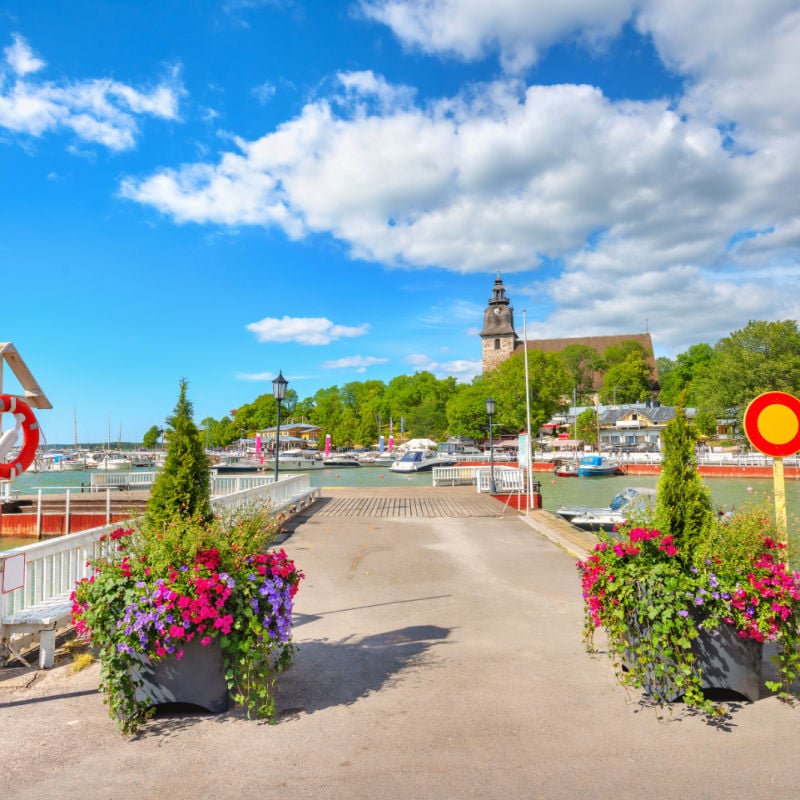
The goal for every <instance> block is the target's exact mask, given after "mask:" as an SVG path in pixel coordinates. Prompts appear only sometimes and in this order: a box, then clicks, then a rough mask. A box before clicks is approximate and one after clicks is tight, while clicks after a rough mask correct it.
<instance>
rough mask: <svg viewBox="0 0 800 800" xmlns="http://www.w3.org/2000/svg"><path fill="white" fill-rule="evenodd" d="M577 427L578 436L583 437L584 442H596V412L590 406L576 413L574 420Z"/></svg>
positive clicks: (591, 443)
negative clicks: (576, 416)
mask: <svg viewBox="0 0 800 800" xmlns="http://www.w3.org/2000/svg"><path fill="white" fill-rule="evenodd" d="M575 425H576V427H577V429H578V438H579V439H583V441H584V442H586V444H590V445H593V444H597V412H596V411H595V410H594V409H592V408H587V409H586V410H585V411H581V413H580V414H578V418H577V420H576V421H575Z"/></svg>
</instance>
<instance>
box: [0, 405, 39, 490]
mask: <svg viewBox="0 0 800 800" xmlns="http://www.w3.org/2000/svg"><path fill="white" fill-rule="evenodd" d="M5 412H9V413H11V414H13V415H14V416H15V417H16V418H17V425H16V428H15V429H11V430H9V431H6V433H5V434H3V437H2V438H3V439H5V437H6V436H8V435H9V434H10V435H12V436H13V438H14V440H16V438H17V433H16V431H17V430H18V429H19V428H20V427H21V428H22V434H23V442H22V447H21V448H20V451H19V454H18V455H17V457H16V459H15V460H14V461H8V462H6V461H3V462H2V463H0V478H6V479H7V480H14V478H16V477H17V476H18V475H22V473H23V472H25V470H26V469H28V467H29V466H30V465H31V464H32V463H33V459H34V457H35V456H36V448H37V447H39V422H38V421H37V419H36V417H35V416H34V415H33V411H31V409H30V406H29V405H28V404H27V403H24V402H23V401H22V400H20V399H19V398H18V397H14V396H12V395H10V394H0V414H2V413H5Z"/></svg>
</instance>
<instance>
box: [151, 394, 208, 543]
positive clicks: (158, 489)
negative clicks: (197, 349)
mask: <svg viewBox="0 0 800 800" xmlns="http://www.w3.org/2000/svg"><path fill="white" fill-rule="evenodd" d="M187 386H188V383H187V381H186V380H185V379H182V380H181V382H180V395H179V397H178V402H177V404H176V405H175V410H174V412H173V414H172V416H170V417H169V418H168V419H167V425H168V427H169V434H168V441H167V455H166V460H165V463H164V469H163V470H162V471H161V472H160V473H159V474H158V476H157V477H156V481H155V483H154V484H153V488H152V490H151V492H150V499H149V501H148V503H147V521H148V524H149V525H151V526H152V527H154V528H156V529H162V528H164V527H165V526H166V525H168V524H169V523H170V522H172V521H174V520H175V519H194V518H198V517H199V518H200V519H206V520H208V519H210V518H211V500H210V493H211V486H210V471H209V463H208V457H207V456H206V454H205V451H204V449H203V443H202V441H201V439H200V435H199V431H198V429H197V426H196V425H195V424H194V421H193V420H192V404H191V403H190V402H189V400H188V399H187V397H186V387H187Z"/></svg>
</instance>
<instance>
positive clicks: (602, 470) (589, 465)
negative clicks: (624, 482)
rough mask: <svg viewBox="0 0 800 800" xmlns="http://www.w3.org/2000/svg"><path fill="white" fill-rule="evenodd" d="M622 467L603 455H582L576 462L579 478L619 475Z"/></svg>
mask: <svg viewBox="0 0 800 800" xmlns="http://www.w3.org/2000/svg"><path fill="white" fill-rule="evenodd" d="M621 474H622V469H620V466H619V464H618V463H617V462H616V461H611V460H610V459H608V458H606V457H605V456H600V455H590V456H584V457H583V458H582V459H581V460H580V461H579V462H578V477H579V478H602V477H605V476H608V475H621Z"/></svg>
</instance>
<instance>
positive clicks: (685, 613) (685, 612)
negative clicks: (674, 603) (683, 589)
mask: <svg viewBox="0 0 800 800" xmlns="http://www.w3.org/2000/svg"><path fill="white" fill-rule="evenodd" d="M678 616H679V617H683V618H684V619H686V617H688V616H689V612H688V611H687V610H686V609H685V608H682V609H681V610H680V611H679V612H678Z"/></svg>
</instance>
